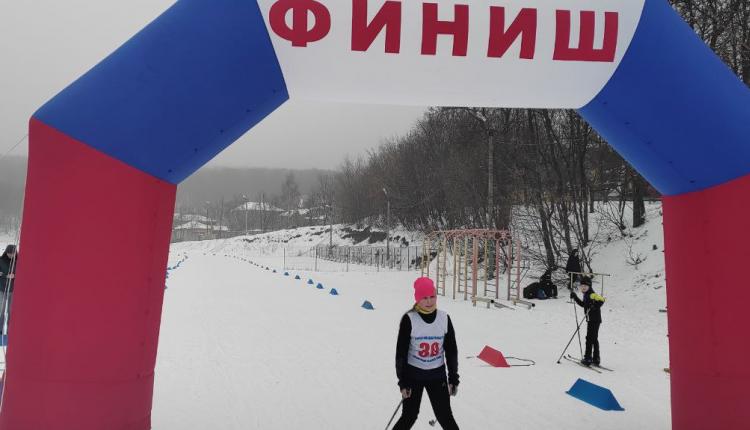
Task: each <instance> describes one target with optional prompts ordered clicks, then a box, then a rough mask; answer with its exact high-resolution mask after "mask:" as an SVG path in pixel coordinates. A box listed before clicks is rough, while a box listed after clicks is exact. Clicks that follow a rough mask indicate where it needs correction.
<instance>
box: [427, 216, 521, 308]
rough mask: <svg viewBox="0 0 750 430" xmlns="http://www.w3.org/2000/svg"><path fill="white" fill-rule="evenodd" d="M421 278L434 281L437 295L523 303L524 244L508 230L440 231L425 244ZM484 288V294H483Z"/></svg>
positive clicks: (432, 235)
mask: <svg viewBox="0 0 750 430" xmlns="http://www.w3.org/2000/svg"><path fill="white" fill-rule="evenodd" d="M421 269H422V276H427V277H430V278H434V280H435V286H436V289H437V293H438V294H440V295H442V296H446V295H448V291H449V290H448V288H449V286H450V287H451V293H452V294H451V295H452V297H453V299H454V300H455V299H456V297H461V295H463V299H464V300H469V298H471V300H472V301H473V302H474V304H475V305H476V301H477V299H495V300H498V299H500V298H501V290H502V289H505V291H503V292H504V293H506V294H503V298H504V299H507V300H509V301H511V302H513V303H517V302H519V301H522V300H521V280H522V278H523V275H524V274H525V272H526V271H527V270H528V267H527V264H526V263H525V261H524V260H523V258H522V252H521V244H520V241H519V240H518V239H514V238H513V236H512V235H511V233H510V231H508V230H481V229H476V230H441V231H435V232H433V233H430V234H429V235H428V236H427V237H426V238H425V241H424V243H423V248H422V258H421ZM449 280H450V281H449ZM480 288H481V292H480Z"/></svg>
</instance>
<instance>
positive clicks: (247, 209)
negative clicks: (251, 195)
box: [242, 194, 249, 236]
mask: <svg viewBox="0 0 750 430" xmlns="http://www.w3.org/2000/svg"><path fill="white" fill-rule="evenodd" d="M242 198H243V199H244V200H245V236H247V212H248V211H249V208H248V207H247V204H248V203H249V201H248V199H247V196H246V195H244V194H243V195H242Z"/></svg>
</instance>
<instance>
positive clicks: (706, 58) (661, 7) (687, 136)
mask: <svg viewBox="0 0 750 430" xmlns="http://www.w3.org/2000/svg"><path fill="white" fill-rule="evenodd" d="M579 112H580V113H581V115H582V116H583V117H584V118H586V120H587V121H588V122H589V123H590V124H591V125H592V126H593V127H594V128H595V129H596V130H597V131H598V132H599V133H600V134H601V135H602V136H603V137H604V138H605V139H606V140H607V141H608V142H609V143H610V144H611V145H612V146H614V147H615V148H616V149H617V150H618V151H619V152H620V154H622V156H623V157H625V158H626V159H627V160H628V161H629V162H630V163H631V164H632V165H633V166H635V168H636V169H638V171H639V172H641V174H642V175H643V176H644V177H645V178H646V179H647V180H648V181H649V182H650V183H651V184H652V185H654V186H655V187H656V188H657V189H658V190H659V191H660V192H661V193H663V194H666V195H677V194H682V193H686V192H691V191H699V190H703V189H706V188H709V187H711V186H714V185H718V184H721V183H724V182H727V181H730V180H732V179H736V178H739V177H742V176H745V175H746V174H748V173H750V143H749V141H748V139H749V136H750V90H749V89H748V88H747V87H746V86H745V85H744V84H743V83H742V82H741V81H740V80H739V79H737V77H736V76H735V75H734V74H733V73H732V72H731V70H729V68H728V67H727V66H725V65H724V64H723V63H722V62H721V60H720V59H719V58H718V57H717V56H716V55H715V54H714V53H713V52H712V51H711V50H710V49H709V48H708V47H707V46H706V45H705V44H704V43H703V41H701V40H700V39H699V38H698V37H697V36H696V35H695V33H694V32H693V30H692V29H691V28H690V27H689V26H688V25H687V24H686V23H685V22H684V21H683V20H682V19H681V18H680V17H679V15H678V14H677V13H676V12H675V11H673V10H672V8H671V7H670V6H669V4H668V3H667V1H666V0H646V4H645V7H644V11H643V15H642V17H641V21H640V23H639V25H638V29H637V31H636V33H635V37H634V39H633V41H632V43H631V45H630V47H629V49H628V51H627V53H626V54H625V56H624V58H623V61H622V63H621V64H620V66H619V67H618V69H617V71H616V72H615V74H614V75H613V77H612V79H611V80H610V81H609V83H607V85H606V86H605V87H604V89H603V90H602V91H601V93H600V94H599V95H597V97H596V98H595V99H594V100H593V101H591V103H589V104H588V105H587V106H585V107H583V108H582V109H580V111H579Z"/></svg>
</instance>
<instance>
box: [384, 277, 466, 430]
mask: <svg viewBox="0 0 750 430" xmlns="http://www.w3.org/2000/svg"><path fill="white" fill-rule="evenodd" d="M414 300H415V302H416V304H415V305H414V307H413V308H412V309H410V310H409V311H408V312H407V313H406V314H404V316H403V318H401V324H400V326H399V330H398V340H397V342H396V376H397V377H398V386H399V388H400V390H401V396H402V397H403V399H404V406H403V409H402V412H401V418H400V419H399V420H398V422H396V425H395V426H394V427H393V430H405V429H410V428H411V427H412V426H413V425H414V423H415V422H416V421H417V416H418V415H419V405H420V404H421V403H422V391H423V389H426V390H427V395H428V396H429V398H430V403H431V404H432V410H433V411H434V412H435V418H436V419H437V421H438V422H439V423H440V425H441V426H442V427H443V429H446V430H457V429H458V425H457V424H456V420H455V419H454V418H453V412H452V411H451V404H450V396H455V395H456V393H457V392H458V391H457V390H458V347H457V346H456V333H455V332H454V331H453V324H452V323H451V319H450V317H449V316H448V314H447V313H446V312H444V311H439V310H437V297H436V295H435V285H434V284H433V282H432V280H431V279H430V278H419V279H417V280H416V281H415V282H414ZM446 365H447V370H448V378H447V380H446V374H445V373H446Z"/></svg>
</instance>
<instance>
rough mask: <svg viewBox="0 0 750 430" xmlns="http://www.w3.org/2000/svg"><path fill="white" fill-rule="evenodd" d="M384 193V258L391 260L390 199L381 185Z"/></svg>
mask: <svg viewBox="0 0 750 430" xmlns="http://www.w3.org/2000/svg"><path fill="white" fill-rule="evenodd" d="M383 194H385V203H386V211H385V260H386V261H391V199H390V197H388V191H386V189H385V187H383Z"/></svg>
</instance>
